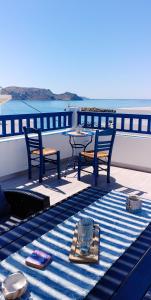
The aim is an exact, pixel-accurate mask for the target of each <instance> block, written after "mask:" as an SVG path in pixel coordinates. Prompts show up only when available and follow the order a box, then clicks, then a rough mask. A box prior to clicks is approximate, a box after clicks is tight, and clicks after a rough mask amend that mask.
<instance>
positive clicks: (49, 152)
mask: <svg viewBox="0 0 151 300" xmlns="http://www.w3.org/2000/svg"><path fill="white" fill-rule="evenodd" d="M56 153H57V150H56V149H54V148H43V155H44V156H46V155H53V154H56ZM32 154H36V155H39V154H40V150H33V151H32Z"/></svg>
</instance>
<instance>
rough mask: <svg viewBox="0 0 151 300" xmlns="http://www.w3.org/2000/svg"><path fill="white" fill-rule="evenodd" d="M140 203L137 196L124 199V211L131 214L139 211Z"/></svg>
mask: <svg viewBox="0 0 151 300" xmlns="http://www.w3.org/2000/svg"><path fill="white" fill-rule="evenodd" d="M141 208H142V201H141V199H140V197H139V196H136V195H131V196H128V197H127V199H126V210H127V211H129V212H132V213H135V212H139V211H141Z"/></svg>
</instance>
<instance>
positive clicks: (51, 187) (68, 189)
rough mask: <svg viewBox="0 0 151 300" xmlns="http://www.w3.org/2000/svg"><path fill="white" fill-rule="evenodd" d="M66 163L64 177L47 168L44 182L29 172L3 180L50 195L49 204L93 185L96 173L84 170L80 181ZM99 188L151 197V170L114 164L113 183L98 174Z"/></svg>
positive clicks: (9, 184) (3, 184)
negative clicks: (132, 168) (31, 175)
mask: <svg viewBox="0 0 151 300" xmlns="http://www.w3.org/2000/svg"><path fill="white" fill-rule="evenodd" d="M65 169H66V165H63V166H62V170H63V171H62V178H61V179H60V180H57V178H56V174H54V173H52V171H51V173H50V171H47V173H46V176H45V177H44V179H43V183H42V184H39V181H38V180H37V178H38V175H37V174H34V176H33V179H32V180H28V178H27V172H26V173H22V174H19V175H15V176H14V177H11V178H9V179H5V180H1V185H2V187H3V188H19V189H30V190H34V191H37V192H40V193H43V194H46V195H48V196H49V197H50V206H51V205H54V204H56V203H58V202H60V201H62V200H63V199H65V198H67V197H69V196H71V195H73V194H75V193H77V192H79V191H82V190H83V189H85V188H87V187H88V186H90V185H92V181H93V176H92V175H89V174H87V173H84V172H82V176H81V181H78V180H77V172H75V171H73V170H69V169H68V171H65ZM98 187H99V188H100V189H101V190H103V191H111V190H113V189H114V190H116V191H121V192H124V193H126V194H137V195H140V196H142V197H144V198H147V199H151V173H145V172H139V171H135V170H129V169H123V168H119V167H113V166H112V167H111V183H110V184H107V183H106V173H105V172H102V173H101V174H100V176H99V180H98Z"/></svg>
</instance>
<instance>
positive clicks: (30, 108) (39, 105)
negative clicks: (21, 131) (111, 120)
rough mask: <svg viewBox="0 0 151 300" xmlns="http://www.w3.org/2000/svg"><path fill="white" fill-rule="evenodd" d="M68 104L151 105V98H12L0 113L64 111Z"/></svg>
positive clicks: (97, 105) (104, 105)
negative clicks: (61, 99)
mask: <svg viewBox="0 0 151 300" xmlns="http://www.w3.org/2000/svg"><path fill="white" fill-rule="evenodd" d="M68 106H77V107H79V106H85V107H94V106H95V107H98V108H110V109H116V108H125V107H151V99H150V100H143V99H142V100H133V99H132V100H120V99H118V100H116V99H113V100H103V99H100V100H98V99H97V100H96V99H93V100H87V99H86V100H82V101H59V100H58V101H50V100H32V101H30V100H24V101H21V100H11V101H9V102H7V103H5V104H3V105H1V109H0V114H2V115H5V114H7V115H11V114H23V113H36V112H57V111H64V109H66V108H68Z"/></svg>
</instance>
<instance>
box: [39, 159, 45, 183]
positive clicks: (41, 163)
mask: <svg viewBox="0 0 151 300" xmlns="http://www.w3.org/2000/svg"><path fill="white" fill-rule="evenodd" d="M43 170H44V158H43V157H40V165H39V182H40V183H41V182H42V177H43Z"/></svg>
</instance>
